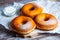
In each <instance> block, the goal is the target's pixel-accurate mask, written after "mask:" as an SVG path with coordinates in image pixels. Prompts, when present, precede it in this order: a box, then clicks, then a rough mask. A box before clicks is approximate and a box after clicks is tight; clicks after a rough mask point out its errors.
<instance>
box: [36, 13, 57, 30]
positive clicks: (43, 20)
mask: <svg viewBox="0 0 60 40" xmlns="http://www.w3.org/2000/svg"><path fill="white" fill-rule="evenodd" d="M35 22H36V24H37V28H38V29H40V30H53V29H55V28H56V27H57V25H58V21H57V19H56V18H55V16H53V15H51V14H48V13H42V14H39V15H37V16H36V18H35Z"/></svg>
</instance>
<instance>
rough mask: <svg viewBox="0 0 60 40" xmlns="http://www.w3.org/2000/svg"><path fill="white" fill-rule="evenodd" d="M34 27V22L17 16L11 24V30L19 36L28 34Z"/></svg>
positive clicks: (28, 18)
mask: <svg viewBox="0 0 60 40" xmlns="http://www.w3.org/2000/svg"><path fill="white" fill-rule="evenodd" d="M35 27H36V24H35V22H34V21H33V20H32V19H31V18H30V17H26V16H18V17H16V18H14V19H13V20H12V22H11V29H12V30H13V31H15V32H16V33H19V34H28V33H30V32H31V31H33V30H34V29H35Z"/></svg>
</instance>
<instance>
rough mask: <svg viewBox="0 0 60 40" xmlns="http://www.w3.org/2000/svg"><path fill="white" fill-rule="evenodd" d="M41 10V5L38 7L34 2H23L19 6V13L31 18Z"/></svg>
mask: <svg viewBox="0 0 60 40" xmlns="http://www.w3.org/2000/svg"><path fill="white" fill-rule="evenodd" d="M41 12H42V7H39V6H37V5H35V4H34V3H28V4H25V5H24V6H23V7H22V8H21V13H23V14H24V15H26V16H29V17H32V18H34V17H35V16H36V15H38V14H40V13H41Z"/></svg>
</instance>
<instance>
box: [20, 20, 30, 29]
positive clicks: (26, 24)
mask: <svg viewBox="0 0 60 40" xmlns="http://www.w3.org/2000/svg"><path fill="white" fill-rule="evenodd" d="M20 26H21V28H22V29H28V28H29V27H31V23H30V21H28V22H27V23H25V24H22V25H20Z"/></svg>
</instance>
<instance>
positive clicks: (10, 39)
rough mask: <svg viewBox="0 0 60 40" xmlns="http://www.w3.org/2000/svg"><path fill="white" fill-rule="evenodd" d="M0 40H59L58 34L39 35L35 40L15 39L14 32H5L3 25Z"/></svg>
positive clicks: (0, 28)
mask: <svg viewBox="0 0 60 40" xmlns="http://www.w3.org/2000/svg"><path fill="white" fill-rule="evenodd" d="M23 1H24V0H23ZM23 1H20V2H21V3H26V2H30V1H32V0H28V1H27V0H25V1H24V2H23ZM1 7H2V6H1ZM1 9H3V8H1ZM0 40H60V34H47V33H46V34H41V35H40V36H39V37H36V38H17V37H16V34H15V32H12V31H9V30H7V29H6V28H5V27H4V26H3V25H1V24H0Z"/></svg>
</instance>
